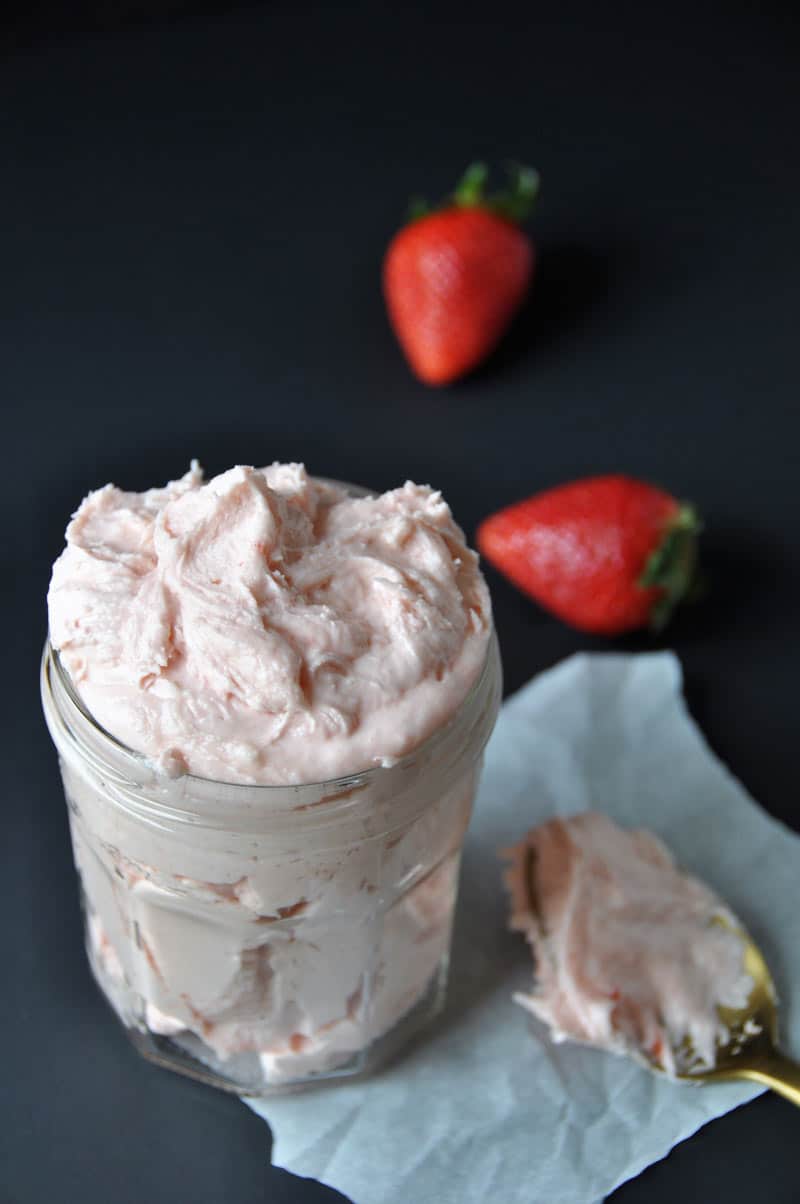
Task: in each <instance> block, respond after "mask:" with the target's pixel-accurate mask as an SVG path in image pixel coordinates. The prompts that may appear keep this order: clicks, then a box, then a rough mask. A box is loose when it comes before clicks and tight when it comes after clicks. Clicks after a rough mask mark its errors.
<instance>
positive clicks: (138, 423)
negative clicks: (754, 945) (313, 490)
mask: <svg viewBox="0 0 800 1204" xmlns="http://www.w3.org/2000/svg"><path fill="white" fill-rule="evenodd" d="M755 8H756V6H754V5H750V4H744V3H735V2H729V3H726V4H716V5H708V4H702V3H699V4H698V3H693V4H691V5H689V4H671V5H670V6H669V7H666V6H663V7H662V6H649V5H642V4H640V3H625V4H614V5H601V4H596V3H592V2H591V0H585V2H573V0H568V2H567V3H560V4H559V5H558V6H557V7H556V6H551V5H537V4H535V3H533V2H529V3H526V4H520V5H519V6H510V5H507V4H504V3H493V4H491V5H480V6H476V7H474V8H473V7H470V6H466V5H465V4H463V3H460V4H453V5H448V4H442V3H436V4H433V3H419V4H409V3H406V4H399V3H398V4H388V3H387V4H371V5H366V4H365V5H333V4H330V5H326V4H318V5H315V4H310V3H302V4H291V3H277V4H272V5H269V6H266V5H257V4H251V5H248V6H242V7H240V8H237V9H236V10H235V11H228V12H226V11H225V9H224V7H223V6H222V5H213V4H207V5H204V6H203V5H191V4H180V3H175V4H171V5H170V4H167V5H165V6H162V7H160V8H159V7H158V6H156V5H147V4H140V5H128V6H126V5H124V4H123V5H121V6H119V5H117V6H111V5H107V6H106V7H105V8H103V7H100V8H93V7H92V6H82V5H77V6H64V8H63V9H61V8H59V7H58V6H55V5H53V6H47V5H44V6H41V5H40V6H38V7H37V6H35V5H34V6H33V7H31V6H25V8H24V9H23V8H22V6H20V11H19V14H18V18H19V19H18V21H17V23H16V26H14V27H9V28H7V29H6V33H5V42H4V47H5V55H4V61H3V62H2V64H0V114H2V119H1V120H2V127H1V128H2V146H3V156H2V162H3V166H2V189H0V230H1V231H2V233H1V234H0V239H1V245H2V259H1V260H0V307H2V308H1V311H0V312H1V316H2V332H3V345H2V355H1V356H0V377H1V379H2V393H1V394H0V396H2V399H3V403H4V406H3V425H2V434H3V443H4V449H5V453H6V454H5V465H4V471H3V474H2V490H3V499H2V502H3V509H4V514H5V518H6V521H5V524H4V528H5V529H4V559H5V563H6V566H7V568H6V574H5V579H4V589H3V591H2V598H3V605H4V607H5V608H6V616H5V630H6V632H7V635H6V640H5V645H4V649H3V651H4V661H5V665H6V673H7V689H6V694H5V695H4V696H3V704H4V727H5V731H6V732H7V734H8V738H9V743H8V747H7V754H6V764H7V767H8V770H9V777H8V778H7V779H6V787H5V791H4V793H5V796H6V798H5V809H4V810H5V814H4V835H3V840H2V844H1V845H0V847H2V867H3V873H2V876H1V877H0V883H1V885H0V892H2V896H1V897H0V925H1V926H2V927H1V929H0V937H1V939H2V951H3V964H4V966H5V967H6V972H5V975H4V980H3V989H2V991H1V992H0V1024H1V1025H2V1032H3V1034H4V1042H3V1046H4V1048H3V1074H2V1079H1V1080H0V1093H1V1094H2V1115H1V1116H0V1143H1V1144H2V1149H0V1201H2V1204H39V1202H40V1201H41V1202H44V1201H66V1202H72V1201H75V1202H76V1204H77V1202H80V1204H95V1202H97V1204H109V1202H110V1201H114V1202H115V1204H129V1202H130V1204H133V1202H136V1204H140V1202H141V1201H142V1200H152V1201H162V1200H163V1201H167V1200H175V1201H190V1200H191V1201H193V1202H194V1201H196V1202H198V1204H206V1202H208V1204H211V1202H213V1204H219V1202H220V1201H225V1202H230V1204H251V1202H255V1201H259V1202H261V1201H270V1202H274V1204H282V1202H283V1201H286V1202H294V1204H303V1202H305V1204H311V1202H312V1201H323V1200H326V1199H334V1198H338V1197H336V1196H335V1193H331V1192H329V1191H327V1190H326V1189H323V1188H321V1187H318V1186H315V1185H313V1184H310V1183H306V1182H302V1181H299V1180H297V1179H294V1178H292V1177H290V1176H288V1175H286V1174H285V1173H283V1172H278V1171H275V1170H272V1169H270V1168H269V1167H268V1165H267V1162H268V1159H267V1155H268V1134H267V1130H266V1127H265V1126H264V1125H263V1124H262V1122H261V1121H260V1120H258V1119H257V1118H255V1117H254V1116H253V1115H251V1114H250V1113H249V1112H248V1111H247V1110H246V1109H245V1108H244V1107H243V1106H242V1105H241V1104H240V1103H239V1102H238V1101H236V1100H235V1099H234V1098H229V1097H226V1096H224V1095H222V1094H217V1093H214V1092H212V1091H210V1090H208V1089H205V1088H203V1087H200V1086H198V1085H195V1084H193V1083H190V1082H188V1081H184V1080H181V1079H180V1078H177V1077H175V1076H171V1075H169V1074H166V1073H164V1072H162V1071H159V1070H157V1069H155V1068H153V1067H151V1066H149V1065H147V1064H146V1063H144V1062H143V1061H140V1060H139V1058H138V1057H137V1055H136V1054H135V1053H134V1052H133V1050H132V1049H131V1048H130V1047H129V1046H128V1045H127V1043H126V1042H125V1040H124V1038H123V1037H122V1034H121V1033H120V1032H119V1031H118V1029H117V1027H116V1024H115V1022H114V1020H113V1019H112V1017H111V1015H110V1013H109V1012H108V1011H107V1009H106V1007H105V1005H104V1004H103V1003H102V1001H101V1000H100V998H99V996H98V995H97V993H96V991H95V989H94V987H93V985H92V983H91V981H90V978H89V973H88V970H87V968H86V966H85V963H84V959H83V954H82V951H81V937H80V930H79V916H78V906H77V897H76V891H75V884H74V880H73V871H72V866H71V857H70V852H69V845H68V834H67V825H66V813H65V808H64V805H63V800H62V798H61V791H60V785H59V780H58V773H57V768H56V760H55V755H54V753H53V751H52V749H51V747H50V744H49V741H48V738H47V734H46V731H45V728H44V724H43V722H42V721H41V718H40V714H39V711H38V700H37V691H36V672H37V661H38V656H39V651H40V647H41V643H42V640H43V638H44V633H45V608H44V596H45V591H46V588H47V582H48V575H49V566H50V563H51V562H52V560H53V558H54V557H55V556H56V555H57V554H58V552H59V550H60V548H61V544H62V536H63V529H64V526H65V522H66V519H67V516H68V514H69V513H70V511H71V510H72V509H74V507H75V506H76V505H77V503H78V501H79V500H80V498H81V497H82V496H83V495H84V494H85V493H86V491H87V490H88V489H89V488H91V487H94V486H97V485H99V484H101V483H103V482H105V481H107V480H113V481H114V482H116V483H117V484H119V485H121V486H124V487H127V488H135V489H141V488H144V487H147V486H149V485H154V484H160V483H162V482H163V481H165V480H166V479H168V478H169V477H175V476H178V475H180V474H181V473H182V472H183V471H184V470H185V469H186V467H187V465H188V461H189V458H190V457H191V456H193V455H196V456H198V457H199V458H200V459H201V462H202V463H203V464H204V465H205V467H206V469H207V470H208V471H209V473H214V472H217V471H219V470H222V469H224V468H226V467H228V466H229V465H231V464H233V463H234V462H236V461H244V462H247V463H255V464H263V463H266V462H269V461H271V460H272V459H292V458H295V459H304V460H305V461H306V463H307V464H308V466H309V468H310V469H311V470H312V471H314V472H316V473H319V474H321V475H326V474H327V475H331V476H338V477H343V478H348V479H353V480H360V481H363V482H364V483H365V484H368V485H371V486H374V487H375V488H378V489H383V488H386V487H390V486H393V485H396V484H398V483H400V482H402V480H404V479H405V478H406V477H412V478H414V479H416V480H418V481H424V482H428V481H430V482H432V483H435V484H436V485H437V486H439V487H441V488H442V489H443V491H444V492H445V495H446V496H447V498H448V499H449V500H450V502H451V504H452V506H453V509H454V511H455V513H456V515H457V516H458V518H459V519H460V521H461V522H462V524H463V525H464V527H465V528H466V530H467V532H468V534H469V535H470V536H471V535H472V533H473V532H474V528H475V525H476V523H477V522H478V520H479V519H480V518H481V517H482V516H484V515H485V514H486V513H488V512H489V511H491V510H494V509H495V508H497V507H498V506H500V505H502V504H504V503H506V502H509V501H511V500H512V499H515V498H517V497H519V496H522V495H524V494H527V493H529V492H532V491H533V490H535V489H537V488H540V487H543V486H546V485H550V484H553V483H556V482H558V481H560V480H562V479H565V478H569V477H572V476H577V475H580V474H584V473H588V472H594V471H602V470H624V471H628V472H631V473H634V474H637V475H640V476H644V477H648V478H653V479H655V480H658V481H661V482H662V483H664V484H665V485H666V486H668V487H669V488H670V489H672V490H673V491H674V492H676V493H677V494H679V495H681V496H685V497H689V498H692V499H693V500H694V501H695V502H696V503H697V505H698V506H699V507H700V509H701V510H702V512H703V513H704V515H705V517H706V522H707V534H706V536H705V543H706V549H705V555H706V562H707V567H708V570H709V573H710V576H711V579H712V592H711V594H710V596H709V598H708V600H707V601H706V602H705V604H703V605H701V606H700V607H698V608H697V609H696V610H694V611H692V612H687V613H685V614H684V615H683V616H682V617H681V618H680V619H678V621H677V622H676V623H675V625H674V628H673V630H672V632H671V634H670V637H669V639H670V641H671V642H672V644H673V645H674V646H675V647H676V648H677V650H678V652H679V654H680V656H681V659H682V661H683V664H684V667H685V670H686V674H687V682H688V692H689V698H690V702H691V705H692V708H693V711H694V713H695V715H696V716H697V718H698V720H699V721H700V723H701V724H702V726H703V728H704V730H705V731H706V733H707V734H708V736H709V738H710V740H711V742H712V745H713V746H714V747H715V749H716V750H717V751H718V752H719V753H720V754H721V755H722V756H723V757H724V758H725V760H726V761H727V762H728V763H729V764H730V765H731V767H732V768H733V770H734V771H735V772H736V773H737V774H738V775H739V776H740V777H741V778H742V780H743V781H744V782H745V784H746V785H747V786H748V787H749V788H750V790H751V791H752V792H753V793H754V794H755V796H756V797H757V798H759V799H760V800H761V802H762V803H763V804H764V805H765V806H766V807H767V808H768V809H769V810H770V811H772V812H773V813H775V814H777V815H780V816H782V817H783V818H784V819H786V820H787V821H788V822H789V823H792V824H793V825H794V826H796V827H797V826H800V804H798V801H797V767H796V764H797V739H798V726H797V702H796V680H797V670H798V667H800V666H798V657H797V599H798V594H799V593H800V553H799V552H798V540H797V535H798V518H800V506H799V505H798V489H797V475H798V466H799V465H800V457H799V456H798V437H800V422H798V418H797V404H798V402H797V379H796V362H797V352H796V348H797V314H798V303H800V290H799V289H798V284H797V271H798V263H799V259H798V252H800V222H799V221H798V217H797V209H798V195H800V169H799V168H798V154H797V128H798V116H800V112H799V108H800V106H798V85H797V68H798V56H797V50H798V46H797V36H796V34H797V29H796V23H795V22H793V21H790V20H789V18H788V14H789V12H790V6H788V5H787V6H786V8H785V13H786V14H787V16H783V15H782V11H783V10H782V9H781V8H780V7H778V6H772V5H769V4H767V5H765V6H760V9H761V11H760V12H759V13H756V11H755ZM215 10H216V11H215ZM476 156H488V157H490V158H491V159H492V160H493V161H496V162H498V163H499V162H502V161H503V160H504V159H506V158H508V157H517V158H521V159H523V160H526V161H529V162H532V163H534V164H535V165H536V166H538V167H539V169H540V170H541V172H542V176H543V180H544V186H543V192H542V198H541V204H540V206H539V209H538V213H537V215H536V218H535V222H534V225H533V229H534V233H535V237H536V240H537V243H538V246H539V249H540V254H541V260H540V265H539V272H538V278H537V281H536V285H535V289H534V292H533V294H532V298H531V301H530V303H529V304H528V305H527V307H526V309H525V311H524V312H523V314H522V315H521V317H520V319H519V321H518V322H517V324H516V326H515V329H514V331H513V333H512V335H511V337H510V338H509V339H508V340H507V342H506V344H505V345H504V347H503V348H502V350H501V351H500V352H499V354H497V355H496V356H495V357H494V359H493V360H492V361H491V363H490V364H488V365H487V366H486V368H485V369H483V370H481V371H480V372H479V373H478V374H477V375H476V376H474V377H473V378H472V379H471V380H469V381H467V382H465V383H463V384H461V385H459V386H457V387H455V388H453V389H450V390H448V391H445V392H432V391H429V390H427V389H425V388H424V387H423V386H421V385H419V384H417V383H416V382H415V381H414V380H413V379H412V378H411V377H410V375H409V373H408V371H407V370H406V367H405V365H404V363H403V361H402V359H401V357H400V354H399V352H398V350H397V348H396V346H395V344H394V342H393V339H392V337H391V335H390V333H389V330H388V328H387V325H386V321H385V318H384V314H383V309H382V305H381V301H380V295H379V267H380V260H381V255H382V252H383V249H384V247H385V245H386V242H387V240H388V238H389V237H390V235H391V233H392V232H393V230H394V229H395V228H396V225H397V223H398V221H399V220H400V218H401V216H402V214H403V212H404V207H405V203H406V198H407V197H408V195H409V194H410V193H411V192H419V191H422V192H428V193H429V194H430V195H432V196H434V197H436V196H439V195H441V194H443V193H444V192H446V191H447V190H448V189H449V187H450V186H451V184H452V182H453V181H454V180H455V178H456V176H457V175H458V174H459V172H460V171H461V170H462V169H463V167H464V166H465V165H466V163H467V162H469V161H470V160H471V159H472V158H474V157H476ZM490 584H491V587H492V591H493V596H494V602H495V609H496V618H497V626H498V629H499V633H500V638H501V642H502V646H503V654H504V662H505V672H506V682H507V687H508V689H509V690H513V689H515V688H516V687H517V686H519V685H520V684H521V683H522V682H524V681H525V680H527V679H528V678H529V677H530V676H531V674H533V673H534V672H535V671H536V670H538V669H540V668H542V667H544V666H546V665H550V664H552V663H553V662H554V661H556V660H558V659H559V658H560V657H562V656H564V655H566V654H567V653H569V652H572V651H573V650H575V649H578V648H585V647H590V648H591V647H600V646H605V645H601V644H600V642H595V641H591V640H587V639H585V638H582V637H580V636H577V635H575V634H574V633H571V632H570V631H568V630H567V629H566V628H564V627H562V626H560V625H559V624H558V623H556V622H555V621H553V620H551V619H549V618H548V617H546V616H545V615H544V614H543V613H541V612H540V611H539V610H537V609H536V608H535V607H534V606H533V605H532V604H531V603H529V602H527V601H526V600H525V599H524V598H522V597H521V596H520V595H518V594H516V593H515V592H514V591H513V590H512V589H511V587H510V586H508V585H506V584H505V583H504V582H503V581H502V580H500V579H499V578H498V577H496V576H495V575H491V577H490ZM622 646H623V647H628V648H639V647H651V646H652V644H651V642H650V641H649V640H648V639H646V638H641V639H639V638H636V639H632V640H628V641H626V642H624V643H623V644H622ZM701 804H702V800H698V805H701ZM754 889H757V883H754ZM476 1090H480V1084H476ZM797 1123H798V1117H797V1114H796V1113H795V1112H794V1111H793V1110H792V1108H791V1107H790V1106H789V1105H788V1104H786V1103H783V1102H782V1101H780V1100H778V1099H776V1098H772V1097H765V1098H762V1099H760V1100H759V1101H757V1102H756V1103H754V1104H753V1105H751V1106H749V1107H748V1108H746V1109H741V1110H739V1111H738V1112H737V1113H734V1114H732V1115H730V1116H729V1117H727V1118H724V1119H722V1120H721V1121H719V1122H717V1123H715V1124H713V1125H712V1126H710V1127H709V1128H707V1129H706V1130H704V1131H703V1132H701V1133H700V1134H699V1135H698V1136H697V1137H696V1138H694V1139H693V1140H691V1141H690V1142H688V1143H686V1144H685V1145H683V1146H681V1147H680V1148H679V1149H677V1150H676V1151H675V1153H673V1154H672V1155H671V1156H670V1157H669V1158H668V1159H667V1160H666V1161H665V1162H663V1163H661V1164H659V1165H657V1166H655V1167H653V1168H652V1169H650V1170H649V1171H647V1172H646V1173H645V1174H644V1175H643V1176H642V1177H641V1178H640V1179H639V1180H637V1181H636V1182H634V1183H631V1184H629V1185H627V1186H626V1187H624V1188H622V1189H621V1190H620V1191H619V1192H618V1193H617V1194H616V1195H615V1196H614V1204H643V1202H644V1201H647V1202H648V1204H661V1202H662V1201H672V1200H675V1199H677V1198H679V1197H680V1195H681V1194H687V1193H688V1195H689V1197H690V1198H694V1199H707V1200H722V1199H724V1200H726V1201H728V1202H729V1204H739V1202H742V1204H744V1202H745V1201H746V1202H748V1204H749V1202H750V1201H751V1200H752V1199H754V1198H757V1194H758V1198H763V1199H767V1200H769V1201H770V1204H796V1202H797V1200H798V1199H799V1198H800V1166H799V1164H798V1162H797V1158H796V1145H797V1132H798V1127H797ZM420 1204H435V1202H420ZM548 1204H557V1201H553V1202H548Z"/></svg>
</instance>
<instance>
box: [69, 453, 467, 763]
mask: <svg viewBox="0 0 800 1204" xmlns="http://www.w3.org/2000/svg"><path fill="white" fill-rule="evenodd" d="M48 604H49V618H50V638H51V642H52V644H53V647H54V648H55V649H57V650H58V652H59V653H60V655H61V658H62V662H63V663H64V665H65V666H66V668H67V670H68V671H69V673H70V676H71V678H72V680H73V682H74V684H75V686H76V688H77V690H78V692H79V693H80V696H81V698H82V699H83V701H84V703H85V705H86V707H87V708H88V710H89V711H90V712H91V714H92V715H93V716H94V718H95V719H96V720H97V721H98V722H99V723H100V724H101V725H102V726H103V727H105V728H106V729H107V730H108V731H109V732H110V733H111V734H112V735H113V736H115V737H116V738H117V739H118V740H120V741H121V742H122V743H123V744H126V745H127V746H128V747H130V748H132V749H135V750H136V751H138V752H142V753H145V754H146V755H147V756H149V757H151V758H153V759H156V760H157V761H158V763H159V764H160V765H161V767H162V768H164V769H165V770H166V771H167V772H169V773H173V774H174V773H180V772H190V773H192V774H195V775H198V776H201V777H206V778H213V779H216V780H220V781H229V782H242V783H264V784H289V783H297V782H301V781H324V780H328V779H330V778H335V777H339V776H343V775H345V774H348V773H351V772H354V771H357V770H362V769H365V768H368V767H370V766H373V765H376V764H391V763H392V761H393V760H395V759H397V758H398V757H401V756H403V755H404V754H405V753H407V752H409V751H410V750H412V749H413V748H414V747H416V746H417V745H419V744H420V743H421V742H423V741H424V740H425V738H426V737H427V736H429V735H430V734H431V733H432V732H433V731H435V730H436V729H437V728H438V727H439V726H441V724H442V723H444V722H445V721H446V720H447V719H448V718H449V716H450V715H452V714H453V712H454V711H455V710H456V709H457V707H458V705H459V703H460V702H461V701H462V699H463V698H464V697H465V695H466V694H467V692H468V690H469V687H470V686H471V685H472V683H473V682H474V681H475V679H476V677H477V675H478V673H479V671H480V668H481V666H482V664H483V662H484V660H485V656H486V648H487V643H488V637H489V631H490V606H489V598H488V593H487V590H486V586H485V584H484V581H483V578H482V576H481V574H480V570H479V568H478V561H477V557H476V555H475V553H474V552H472V551H470V550H469V549H468V548H467V546H466V544H465V541H464V537H463V534H462V532H461V531H460V529H459V528H458V527H457V526H456V524H455V522H454V521H453V518H452V516H451V514H450V510H449V508H448V506H447V504H446V503H445V502H444V501H443V500H442V497H441V495H440V494H439V493H437V492H435V491H434V490H432V489H430V488H428V487H426V486H418V485H414V484H412V483H410V482H407V483H406V484H405V485H404V486H403V487H402V488H400V489H395V490H392V491H391V492H389V493H385V494H383V495H382V496H379V497H371V496H364V497H353V496H349V495H348V493H347V492H346V491H345V489H344V488H343V487H341V486H336V485H332V484H328V483H324V482H321V481H318V480H314V479H313V478H311V477H309V476H308V474H307V473H306V470H305V468H304V467H303V466H302V465H299V464H273V465H272V466H271V467H268V468H264V469H256V468H248V467H241V466H240V467H237V468H233V469H231V470H230V471H228V472H225V473H222V474H221V475H219V476H217V477H214V478H213V479H212V480H210V481H208V482H207V483H204V482H203V478H202V473H201V471H200V469H199V468H198V467H197V465H196V464H193V465H192V468H191V470H190V471H189V472H188V473H187V474H186V475H185V476H184V477H182V478H181V479H180V480H178V481H175V482H171V483H170V484H168V485H167V486H166V487H165V488H163V489H150V490H148V491H146V492H144V493H125V492H123V491H122V490H120V489H117V488H115V487H114V486H112V485H106V486H105V487H104V488H103V489H99V490H97V491H95V492H94V493H91V494H89V496H88V497H87V498H86V499H85V500H84V502H83V503H82V504H81V506H80V508H79V509H78V511H77V513H76V514H75V516H74V517H73V519H72V522H71V523H70V525H69V527H68V528H67V547H66V549H65V551H64V552H63V553H62V555H61V556H60V557H59V559H58V560H57V561H56V564H55V566H54V569H53V577H52V582H51V585H50V591H49V595H48Z"/></svg>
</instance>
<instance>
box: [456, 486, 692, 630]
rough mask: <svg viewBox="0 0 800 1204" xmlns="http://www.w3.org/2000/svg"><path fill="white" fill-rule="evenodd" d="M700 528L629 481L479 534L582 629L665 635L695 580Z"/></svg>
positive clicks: (507, 569)
mask: <svg viewBox="0 0 800 1204" xmlns="http://www.w3.org/2000/svg"><path fill="white" fill-rule="evenodd" d="M699 531H700V523H699V521H698V518H697V515H696V513H695V511H694V509H693V508H692V507H691V506H689V505H687V504H685V503H680V502H678V501H676V500H675V498H674V497H672V496H671V495H670V494H669V493H665V492H664V490H662V489H658V488H656V486H654V485H648V484H647V483H646V482H644V481H636V480H634V479H633V478H631V477H625V476H602V477H587V478H586V479H585V480H582V481H573V482H571V483H570V484H568V485H560V486H558V487H557V488H556V489H548V490H546V491H545V492H544V493H538V494H535V495H534V496H533V497H530V498H527V499H526V500H525V501H522V502H517V503H516V504H515V505H513V506H508V507H507V508H506V509H505V510H500V511H499V512H498V513H497V514H493V515H491V516H490V517H489V518H487V519H485V521H484V522H483V523H482V524H481V526H480V527H479V528H478V532H477V544H478V548H479V550H480V551H481V553H482V554H483V555H484V556H485V557H486V559H487V560H488V561H490V562H491V563H492V564H493V565H494V566H495V567H496V568H498V569H499V570H500V572H501V573H504V574H505V575H506V576H507V577H508V578H509V579H510V580H511V581H513V582H514V584H515V585H517V586H519V588H520V589H521V590H524V592H525V593H527V594H530V596H531V597H532V598H534V599H535V600H536V601H537V602H539V603H540V605H542V606H544V607H545V608H546V609H547V610H550V611H552V612H553V614H555V615H558V617H559V618H560V619H563V620H564V622H566V623H570V624H571V625H572V626H573V627H577V628H578V629H579V630H581V631H588V632H594V633H596V634H599V635H619V634H620V633H621V632H623V631H632V630H634V628H637V627H644V626H647V625H648V624H649V625H650V626H651V627H653V628H655V629H660V628H661V627H663V625H664V624H665V623H666V622H667V620H668V619H669V617H670V615H671V613H672V611H673V609H674V607H675V606H676V605H677V603H678V602H680V600H681V599H682V598H684V597H685V595H686V593H687V591H688V590H689V588H690V586H691V585H692V583H693V578H694V574H695V565H696V543H697V535H698V532H699Z"/></svg>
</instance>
